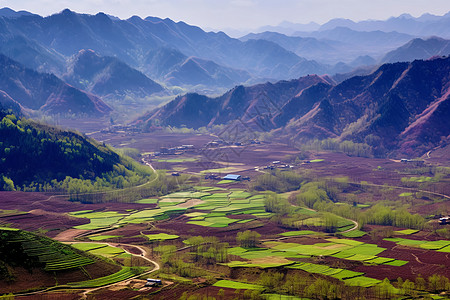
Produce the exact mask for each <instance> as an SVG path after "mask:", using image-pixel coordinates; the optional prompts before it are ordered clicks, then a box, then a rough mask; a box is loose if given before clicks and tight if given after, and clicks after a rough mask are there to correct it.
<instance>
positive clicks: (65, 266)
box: [45, 256, 94, 271]
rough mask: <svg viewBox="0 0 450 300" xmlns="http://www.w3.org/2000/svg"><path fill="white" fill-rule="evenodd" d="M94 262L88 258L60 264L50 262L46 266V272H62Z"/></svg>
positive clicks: (79, 258)
mask: <svg viewBox="0 0 450 300" xmlns="http://www.w3.org/2000/svg"><path fill="white" fill-rule="evenodd" d="M93 263H94V261H93V260H92V259H90V258H87V257H82V256H80V257H78V258H74V259H70V260H65V261H59V262H48V263H46V265H45V270H46V271H61V270H66V269H72V268H79V267H82V266H86V265H89V264H93Z"/></svg>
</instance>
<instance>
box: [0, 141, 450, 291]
mask: <svg viewBox="0 0 450 300" xmlns="http://www.w3.org/2000/svg"><path fill="white" fill-rule="evenodd" d="M192 138H193V139H195V137H192ZM202 138H203V137H202ZM142 143H143V144H142V145H144V144H145V143H144V142H142ZM224 148H225V147H223V148H221V150H223V149H224ZM249 149H252V152H251V153H247V152H243V153H242V154H241V156H239V157H234V158H232V159H231V161H230V164H229V165H227V164H226V163H225V162H221V163H219V162H218V161H217V160H215V161H214V163H213V164H211V165H210V166H209V165H204V168H203V169H201V168H200V165H201V164H199V163H198V162H199V161H197V160H196V159H197V158H195V159H193V158H191V156H193V155H191V154H190V155H188V156H186V157H184V156H180V157H173V156H172V157H170V156H163V157H159V158H157V161H156V160H155V161H152V164H153V163H155V166H158V165H161V166H164V167H167V168H168V169H167V171H168V172H167V173H165V174H168V176H167V180H171V179H172V178H171V175H170V173H171V171H176V170H175V169H171V168H172V167H174V168H175V167H176V168H178V169H179V170H181V169H182V171H180V172H181V173H185V172H186V174H189V176H191V175H192V176H191V177H189V181H188V182H187V183H183V184H179V185H175V188H174V189H172V190H170V192H166V191H158V192H157V193H154V194H149V195H139V196H137V197H136V199H135V200H132V201H130V202H129V203H125V202H124V203H121V202H119V201H117V202H115V201H112V202H109V203H96V204H84V203H80V202H73V201H67V198H64V197H53V198H49V197H48V196H46V195H43V194H41V193H27V194H24V193H19V192H13V193H11V194H8V195H6V194H2V193H0V200H1V201H0V203H3V206H2V207H0V208H1V209H2V210H3V212H4V213H3V215H0V218H1V220H0V221H3V223H4V224H8V225H1V226H6V227H5V229H4V231H7V230H13V231H14V230H16V229H9V228H11V227H15V228H27V229H32V230H34V231H37V232H41V234H47V235H48V236H50V237H54V238H56V239H57V240H58V239H59V240H63V241H67V242H70V243H74V244H73V247H74V248H75V249H78V250H80V251H85V253H86V255H87V256H86V257H87V259H84V258H80V257H83V256H82V255H81V254H79V255H81V256H80V257H78V258H76V257H69V258H68V259H67V260H66V261H69V259H71V260H70V263H69V262H58V263H54V264H48V266H47V271H45V270H44V271H43V272H53V270H54V269H55V270H56V269H57V268H72V269H73V270H77V272H79V274H81V275H78V277H76V280H69V278H66V280H62V281H61V282H62V283H64V284H67V283H69V286H70V287H73V288H89V287H99V286H103V285H108V284H110V283H114V282H120V281H122V280H123V279H126V278H130V277H133V276H134V274H135V273H134V271H136V270H135V269H133V270H134V271H132V269H131V267H128V266H133V268H135V267H136V268H139V267H141V266H143V265H146V264H145V261H144V260H139V259H138V258H136V259H135V258H134V257H133V256H132V254H129V253H133V254H134V255H135V256H137V257H139V256H141V257H142V256H143V257H146V258H149V259H151V260H152V261H155V262H157V263H158V264H159V265H160V268H161V270H162V271H160V273H158V272H155V274H153V275H149V277H155V278H161V279H162V280H167V283H165V284H166V285H167V287H165V288H164V289H163V290H162V291H160V292H155V293H154V294H152V295H154V296H155V297H156V298H155V299H159V298H158V297H159V296H161V297H164V295H166V296H167V299H171V298H170V297H172V296H173V295H175V294H176V295H177V296H176V298H180V297H181V296H182V294H183V293H184V292H187V293H188V295H191V294H192V295H194V294H195V293H201V294H202V295H206V294H209V295H217V294H218V293H219V291H220V290H221V289H222V290H223V293H224V294H225V295H227V296H226V297H228V296H230V295H231V297H232V298H233V296H234V295H235V293H236V290H242V291H241V292H238V293H239V295H241V296H242V297H244V296H243V294H244V290H247V289H248V290H250V291H251V292H254V293H259V294H261V293H267V294H268V295H271V296H270V297H275V296H273V295H277V297H278V298H280V299H284V298H285V297H291V296H293V295H300V296H301V297H304V296H306V294H305V293H306V292H305V291H306V290H307V286H311V285H312V286H314V285H315V284H317V285H319V284H324V283H323V282H322V281H321V280H324V281H325V282H327V284H330V285H332V286H333V288H336V289H338V290H345V291H348V292H349V293H351V292H355V291H360V292H361V293H363V294H364V295H366V298H368V299H371V297H372V298H374V295H376V293H377V291H378V289H379V288H380V286H382V281H383V279H385V278H388V280H389V282H390V284H392V285H393V286H394V290H395V291H396V292H399V291H401V289H397V278H398V277H401V278H402V280H403V281H405V280H409V281H411V282H415V281H416V279H417V276H418V274H421V275H422V276H423V277H424V279H425V280H426V281H428V278H429V277H430V276H432V275H436V276H444V277H450V274H449V271H448V270H449V269H450V265H449V263H448V259H447V255H448V253H449V252H450V250H449V249H450V242H449V241H448V239H446V238H445V237H443V236H442V237H441V236H439V235H438V233H439V232H441V233H442V234H443V235H444V234H445V232H444V230H442V229H445V228H446V227H438V226H437V221H436V219H432V218H431V217H430V216H431V215H432V214H434V213H437V212H438V211H441V210H442V207H444V206H445V204H446V202H443V201H442V199H441V198H438V197H436V199H435V198H433V196H432V195H425V196H423V195H421V194H420V193H418V192H416V191H410V190H401V189H394V188H392V189H388V188H386V187H383V185H384V184H389V185H400V184H401V183H402V180H401V178H403V177H405V176H408V175H405V174H400V173H401V172H403V171H404V170H403V169H402V168H403V166H402V165H401V164H400V163H397V162H394V161H391V160H388V159H367V158H359V157H348V156H345V155H343V154H339V153H326V152H323V153H315V154H314V156H312V157H310V158H305V159H302V160H301V161H300V162H299V163H298V164H296V165H295V168H294V171H293V172H296V174H301V176H304V177H303V178H302V179H301V180H300V181H299V183H298V185H297V186H296V187H295V188H293V189H291V190H288V191H286V190H283V191H277V192H275V194H276V195H277V197H278V198H277V199H278V200H277V201H280V203H282V205H281V206H279V207H275V209H269V208H268V198H269V197H270V196H268V195H271V194H270V193H269V192H268V191H267V190H265V189H261V186H260V185H259V184H261V182H260V181H258V176H260V175H261V174H266V175H271V176H279V177H278V178H283V176H285V175H283V174H290V173H289V172H291V171H286V170H283V171H278V170H265V169H263V168H260V167H261V166H264V165H268V164H271V163H272V162H273V161H276V160H282V159H283V157H285V156H288V155H292V154H295V153H297V152H296V151H297V150H295V149H293V148H290V147H287V146H283V145H280V144H275V145H271V146H270V147H268V146H267V145H252V146H249ZM155 150H157V149H147V151H145V152H149V153H150V152H152V151H155ZM217 150H219V149H217ZM230 153H231V152H230ZM233 159H234V161H233ZM309 162H311V163H309ZM293 164H294V163H293ZM206 166H208V167H206ZM378 166H381V168H378ZM256 167H258V168H260V169H259V171H256V170H255V168H256ZM202 171H203V173H202ZM188 172H189V173H188ZM211 172H217V173H219V172H224V173H235V172H236V173H237V174H240V175H243V176H249V177H250V178H251V180H250V181H241V182H235V181H233V182H228V181H222V180H219V179H214V180H213V179H205V178H204V175H195V174H206V173H208V174H209V173H211ZM285 172H287V173H285ZM311 174H313V175H311ZM161 176H163V175H161ZM286 177H288V178H289V176H288V175H286ZM293 177H294V176H293ZM412 177H420V176H412ZM321 178H326V179H324V181H323V182H319V181H320V180H321ZM334 178H336V179H334ZM173 180H174V182H176V180H178V179H177V178H175V177H174V179H173ZM289 180H293V179H292V178H290V179H289ZM361 181H367V184H366V183H362V184H361ZM416 181H417V180H415V181H414V182H416ZM308 182H316V183H317V182H319V183H317V190H315V191H314V193H317V194H316V195H318V196H316V198H320V197H322V198H323V199H327V197H329V200H323V202H321V203H320V204H314V203H312V202H311V203H310V202H307V201H306V202H305V201H304V200H303V199H306V200H309V199H308V198H307V197H305V198H302V197H299V194H301V193H303V192H304V191H303V190H302V187H303V186H305V185H306V184H307V183H308ZM403 182H406V181H405V180H403ZM218 183H220V184H218ZM417 183H420V184H436V182H433V181H432V180H428V181H427V180H425V181H423V182H417ZM264 184H265V183H264V182H263V184H262V186H264ZM295 184H297V183H295ZM370 184H379V185H380V186H379V187H376V186H370ZM408 184H413V183H412V182H409V181H408ZM326 189H328V190H326ZM404 193H410V194H404ZM422 196H423V197H422ZM333 197H334V198H333ZM331 198H333V200H331ZM280 199H282V200H280ZM386 199H395V201H397V202H398V204H397V205H398V207H400V206H401V207H402V209H403V208H404V209H407V210H408V211H411V212H412V213H418V214H420V215H421V216H425V217H426V219H425V222H428V225H427V226H429V227H427V226H423V227H421V228H409V227H407V226H403V227H402V226H394V225H380V224H366V220H368V219H369V217H368V216H372V215H368V216H364V217H365V219H363V218H359V214H361V213H365V212H375V210H376V209H377V208H378V207H379V203H388V204H387V205H391V203H390V202H388V201H391V200H386ZM336 200H338V201H336ZM302 201H303V202H302ZM38 203H39V206H38ZM411 203H412V204H411ZM283 205H284V206H283ZM390 207H392V209H391V210H393V209H394V208H395V207H396V206H394V205H392V206H390ZM280 211H284V213H281V212H280ZM330 220H331V221H330ZM360 220H362V221H363V222H359V221H360ZM353 221H356V222H357V223H358V225H355V223H354V222H353ZM330 222H331V223H332V227H333V228H332V230H327V226H328V224H330ZM3 223H2V224H3ZM9 226H11V227H9ZM433 226H434V227H433ZM430 228H432V229H430ZM439 230H440V231H439ZM246 231H250V232H252V233H254V234H255V236H257V242H256V243H255V244H254V245H252V246H250V247H246V246H244V245H243V244H242V243H241V242H240V241H238V239H237V235H238V233H244V232H246ZM258 235H259V237H258ZM95 242H98V243H95ZM104 242H105V243H104ZM106 242H107V243H109V244H107V243H106ZM119 245H120V246H119ZM31 246H32V245H31V244H30V248H29V250H27V251H29V253H30V254H38V255H41V254H42V253H41V252H42V251H44V249H43V248H42V249H41V248H40V247H34V246H33V247H31ZM135 246H136V247H135ZM137 247H139V248H137ZM124 249H125V250H127V251H128V252H129V253H127V252H125V251H124ZM78 250H74V251H78ZM40 251H41V252H40ZM46 251H47V250H46ZM52 255H53V254H52V253H51V252H50V253H48V255H47V256H42V259H44V260H45V259H49V260H50V259H52ZM132 257H133V259H131V258H132ZM88 259H90V260H92V261H94V262H93V263H92V262H91V261H88ZM96 259H100V260H105V261H108V260H109V259H113V260H115V261H117V262H118V263H120V264H123V265H125V267H123V268H121V269H120V270H119V269H118V268H119V267H118V266H114V267H111V269H108V272H106V270H104V272H103V273H102V274H99V276H94V277H93V278H94V279H93V280H88V279H89V277H87V275H86V274H83V271H82V269H81V267H82V268H84V269H86V270H88V271H89V274H91V273H93V274H94V272H93V271H92V270H93V266H94V265H95V264H99V262H97V261H96ZM147 265H148V264H147ZM80 266H81V267H80ZM443 266H445V267H443ZM44 268H45V265H44ZM138 271H139V270H138ZM142 271H143V270H140V271H139V272H142ZM77 274H78V273H77ZM279 274H282V275H283V277H280V276H281V275H279ZM277 276H278V277H277ZM67 277H69V276H67ZM267 278H278V279H277V280H279V282H280V283H279V284H275V285H273V284H272V283H271V282H270V280H269V279H267ZM293 278H295V282H296V284H297V285H298V286H297V287H296V284H293V283H291V282H294V281H292V280H293ZM319 279H320V280H319ZM205 282H207V284H206V283H205ZM303 283H304V285H302V284H303ZM141 284H143V283H141ZM289 284H290V286H289ZM427 286H428V285H427ZM290 289H292V292H291V291H290ZM295 289H297V290H295ZM358 289H361V290H358ZM107 290H108V293H113V292H114V291H113V288H111V289H109V288H108V289H105V291H107ZM294 290H295V293H294ZM153 291H154V290H153ZM114 293H115V292H114ZM133 293H136V294H135V295H141V296H143V297H148V295H149V292H148V291H147V292H144V291H138V290H137V288H136V290H133ZM171 293H172V294H171ZM220 293H222V292H220ZM249 293H250V292H247V296H248V295H249ZM355 293H356V292H355ZM427 293H430V295H431V294H432V292H431V291H427ZM100 294H101V293H98V295H100ZM95 295H97V294H95ZM236 295H237V294H236ZM255 295H256V294H255ZM400 296H401V295H400ZM400 296H399V297H400ZM403 296H404V295H403ZM267 297H269V296H267ZM301 297H300V298H301ZM216 298H217V297H216ZM313 298H314V297H313ZM344 298H345V297H344ZM286 299H289V298H286Z"/></svg>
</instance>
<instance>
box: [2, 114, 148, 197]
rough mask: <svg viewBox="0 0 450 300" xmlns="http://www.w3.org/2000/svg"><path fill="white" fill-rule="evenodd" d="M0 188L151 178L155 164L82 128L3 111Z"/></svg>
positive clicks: (85, 187) (79, 186)
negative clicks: (96, 138)
mask: <svg viewBox="0 0 450 300" xmlns="http://www.w3.org/2000/svg"><path fill="white" fill-rule="evenodd" d="M0 120H1V121H0V190H25V191H51V190H58V191H60V190H65V191H69V192H87V191H92V190H102V189H103V190H104V189H111V188H125V187H130V186H134V185H138V184H141V183H143V182H146V181H147V179H148V177H149V176H150V175H151V174H152V172H151V169H149V168H148V167H144V166H141V165H139V164H137V163H136V162H134V161H133V160H132V159H130V158H128V157H124V156H121V155H119V154H118V153H116V152H114V151H113V150H112V149H111V148H110V147H108V146H106V145H105V144H100V143H98V142H96V141H94V140H91V139H88V138H86V137H84V136H82V135H80V134H78V133H75V132H71V131H64V130H61V129H58V128H55V127H50V126H48V125H43V124H39V123H37V122H35V121H32V120H29V119H25V118H17V117H16V116H15V115H12V114H7V113H6V112H2V111H0Z"/></svg>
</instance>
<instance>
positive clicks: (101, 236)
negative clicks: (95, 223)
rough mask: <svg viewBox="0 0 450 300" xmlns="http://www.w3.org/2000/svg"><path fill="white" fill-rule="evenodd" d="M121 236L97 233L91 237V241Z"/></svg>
mask: <svg viewBox="0 0 450 300" xmlns="http://www.w3.org/2000/svg"><path fill="white" fill-rule="evenodd" d="M119 237H121V236H120V235H96V236H91V237H89V239H90V240H91V241H103V240H108V239H114V238H119Z"/></svg>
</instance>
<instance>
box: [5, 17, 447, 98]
mask: <svg viewBox="0 0 450 300" xmlns="http://www.w3.org/2000/svg"><path fill="white" fill-rule="evenodd" d="M448 22H450V14H447V15H444V16H442V17H438V16H434V17H433V16H429V15H427V16H423V17H420V18H410V17H407V16H401V17H398V18H391V19H389V20H386V21H367V22H359V23H355V22H352V21H349V20H340V19H336V20H331V21H330V22H328V23H326V24H324V25H322V26H320V27H318V28H316V26H307V27H302V28H303V29H306V28H309V30H315V31H308V32H305V31H303V32H298V30H297V32H296V33H295V36H286V35H283V34H281V33H276V32H264V33H261V34H250V35H247V36H245V37H242V38H241V39H239V40H238V39H234V38H230V37H229V36H227V35H226V34H224V33H223V32H217V33H214V32H205V31H203V30H202V29H201V28H199V27H196V26H191V25H188V24H186V23H184V22H174V21H172V20H170V19H160V18H157V17H147V18H145V19H141V18H140V17H137V16H134V17H131V18H129V19H127V20H120V19H118V18H115V17H110V16H107V15H106V14H104V13H98V14H96V15H86V14H78V13H75V12H73V11H70V10H68V9H66V10H64V11H62V12H60V13H57V14H54V15H51V16H48V17H41V16H38V15H34V14H31V13H27V12H23V11H22V12H14V11H13V10H10V9H7V8H4V9H2V10H0V41H1V44H0V53H3V54H5V55H7V56H9V57H10V58H12V59H14V60H17V61H18V62H20V63H22V64H24V65H25V66H27V67H30V68H33V69H36V70H38V71H44V72H52V73H55V74H56V75H57V76H59V77H62V76H63V75H64V74H65V73H66V71H67V68H68V65H69V64H70V58H71V57H72V56H74V55H77V54H78V52H79V51H81V50H89V49H90V50H93V51H94V52H95V53H96V54H98V55H99V56H101V57H105V56H108V57H116V58H117V59H119V60H120V61H122V62H123V63H125V64H127V65H129V67H131V68H134V69H137V70H139V71H140V72H142V73H143V74H144V75H146V76H147V77H148V78H149V79H151V80H157V81H158V82H159V83H160V84H161V83H163V84H166V85H168V86H171V85H177V86H184V87H187V89H188V90H195V86H203V87H205V86H207V87H208V88H209V89H211V88H212V89H214V88H231V87H233V86H234V85H237V84H241V83H246V82H247V83H257V82H263V81H265V80H267V79H270V80H272V81H274V80H280V79H291V78H298V77H300V76H304V75H307V74H319V75H323V74H329V75H333V74H335V73H346V72H351V71H352V70H353V69H354V68H355V67H359V66H367V65H374V64H377V63H381V62H382V61H381V58H382V57H384V56H385V55H386V53H387V52H389V51H392V50H395V49H396V48H398V47H400V46H402V45H404V44H406V43H408V42H409V41H411V40H412V39H413V38H417V37H423V38H427V37H428V36H430V35H437V36H440V37H444V38H445V37H449V36H450V34H448V32H447V31H448V30H446V28H448V27H445V25H447V24H448ZM411 24H415V25H414V26H413V27H414V28H415V29H414V30H412V29H411V26H412V25H411ZM294 27H295V26H294ZM295 28H296V29H299V28H300V27H298V26H297V27H295ZM440 54H441V53H434V52H433V51H430V56H433V55H440ZM417 58H419V57H417ZM420 58H422V57H420ZM408 59H410V57H408ZM186 74H189V75H188V76H187V75H186ZM111 89H112V88H111ZM143 89H144V90H145V88H143ZM138 90H139V88H138ZM111 92H112V93H113V94H114V91H107V93H108V94H111ZM105 93H106V92H105ZM138 94H139V92H138Z"/></svg>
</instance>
